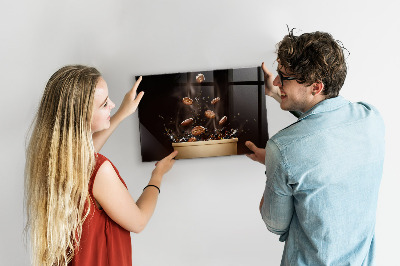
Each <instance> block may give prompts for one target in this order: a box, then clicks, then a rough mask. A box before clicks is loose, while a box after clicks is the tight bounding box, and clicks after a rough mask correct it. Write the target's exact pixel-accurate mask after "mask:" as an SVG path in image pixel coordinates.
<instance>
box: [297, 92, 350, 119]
mask: <svg viewBox="0 0 400 266" xmlns="http://www.w3.org/2000/svg"><path fill="white" fill-rule="evenodd" d="M349 103H350V101H348V100H346V99H345V98H343V97H342V96H340V95H339V96H336V97H334V98H329V99H326V100H323V101H321V102H319V103H317V104H316V105H314V106H313V107H312V108H311V109H310V110H308V111H307V112H305V113H303V114H301V116H300V117H299V119H298V121H300V120H302V119H304V118H306V117H308V116H310V115H314V114H319V113H324V112H329V111H333V110H335V109H339V108H340V107H342V106H343V105H346V104H349Z"/></svg>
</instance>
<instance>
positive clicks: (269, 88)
mask: <svg viewBox="0 0 400 266" xmlns="http://www.w3.org/2000/svg"><path fill="white" fill-rule="evenodd" d="M261 68H262V70H263V72H264V86H265V95H268V96H270V97H272V98H274V99H275V100H277V101H278V102H279V103H280V102H281V101H282V99H281V90H280V89H279V87H278V86H274V84H273V82H274V76H273V75H272V73H271V72H270V71H269V70H268V68H267V67H266V66H265V64H264V62H262V64H261Z"/></svg>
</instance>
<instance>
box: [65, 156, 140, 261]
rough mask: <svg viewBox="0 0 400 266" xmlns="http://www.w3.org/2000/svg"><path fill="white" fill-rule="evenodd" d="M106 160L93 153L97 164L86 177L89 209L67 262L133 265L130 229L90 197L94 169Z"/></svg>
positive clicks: (91, 194) (97, 168)
mask: <svg viewBox="0 0 400 266" xmlns="http://www.w3.org/2000/svg"><path fill="white" fill-rule="evenodd" d="M105 161H109V160H108V159H107V158H106V157H105V156H103V155H101V154H99V153H97V154H96V166H95V167H94V170H93V173H92V176H91V177H90V181H89V195H90V202H89V204H90V213H89V215H88V217H87V218H86V220H85V222H84V223H83V226H82V237H81V242H80V246H79V249H77V250H76V251H75V256H74V257H73V259H72V261H71V262H70V263H69V265H71V266H75V265H76V266H93V265H96V266H103V265H109V266H111V265H118V266H125V265H132V247H131V235H130V232H129V231H127V230H125V229H124V228H122V227H121V226H119V225H118V224H117V223H115V222H114V221H113V220H111V218H110V217H108V215H107V214H106V212H105V211H104V210H102V209H99V208H97V206H96V203H95V200H94V197H93V183H94V180H95V178H96V174H97V171H98V170H99V168H100V166H101V165H102V164H103V163H104V162H105ZM110 163H111V162H110ZM111 165H112V166H113V167H114V170H115V172H116V173H117V175H118V177H119V178H120V180H121V182H122V183H123V184H124V185H125V187H126V184H125V182H124V180H122V178H121V176H120V175H119V172H118V170H117V168H115V166H114V165H113V164H112V163H111Z"/></svg>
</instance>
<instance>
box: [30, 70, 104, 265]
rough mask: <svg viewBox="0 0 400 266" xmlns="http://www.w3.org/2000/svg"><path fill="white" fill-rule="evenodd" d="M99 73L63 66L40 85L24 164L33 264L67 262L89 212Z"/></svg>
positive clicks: (60, 263) (64, 263)
mask: <svg viewBox="0 0 400 266" xmlns="http://www.w3.org/2000/svg"><path fill="white" fill-rule="evenodd" d="M100 76H101V75H100V73H99V72H98V71H97V70H96V69H95V68H92V67H86V66H81V65H73V66H65V67H63V68H61V69H59V70H58V71H57V72H55V73H54V74H53V75H52V76H51V78H50V79H49V81H48V83H47V85H46V88H45V91H44V94H43V97H42V100H41V103H40V107H39V110H38V112H37V114H36V117H35V120H34V124H33V131H32V134H31V137H30V140H29V145H28V147H27V153H26V166H25V206H26V213H27V224H26V232H29V233H30V243H31V251H32V262H33V265H67V264H68V262H69V261H71V259H72V257H73V256H74V250H75V249H76V248H77V247H79V242H80V237H81V233H82V224H83V222H84V221H85V219H86V217H87V215H88V213H89V211H90V209H89V206H90V205H89V204H85V203H86V201H87V200H88V199H89V193H88V183H89V179H90V175H91V172H92V169H93V167H94V164H95V157H94V156H95V151H94V148H93V142H92V136H91V130H90V125H91V117H92V106H93V95H94V91H95V88H96V84H97V81H98V79H99V77H100Z"/></svg>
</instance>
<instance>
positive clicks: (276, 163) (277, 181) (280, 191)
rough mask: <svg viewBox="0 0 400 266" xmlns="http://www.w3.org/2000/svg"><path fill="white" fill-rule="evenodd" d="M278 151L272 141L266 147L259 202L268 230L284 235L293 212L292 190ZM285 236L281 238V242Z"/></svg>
mask: <svg viewBox="0 0 400 266" xmlns="http://www.w3.org/2000/svg"><path fill="white" fill-rule="evenodd" d="M283 161H284V160H283V157H282V155H281V152H280V150H279V149H278V147H277V146H276V145H275V143H274V142H273V141H268V143H267V147H266V160H265V164H266V172H265V173H266V175H267V181H266V185H265V191H264V195H263V197H262V199H261V202H260V213H261V217H262V219H263V221H264V223H265V225H266V226H267V228H268V230H269V231H271V232H272V233H274V234H278V235H284V234H285V233H286V232H287V231H288V230H289V226H290V222H291V220H292V216H293V212H294V204H293V194H292V189H291V187H290V186H289V185H288V173H287V170H286V168H285V165H284V164H283ZM285 239H286V235H284V237H281V239H280V240H281V241H284V240H285Z"/></svg>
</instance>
